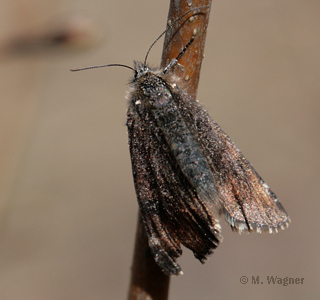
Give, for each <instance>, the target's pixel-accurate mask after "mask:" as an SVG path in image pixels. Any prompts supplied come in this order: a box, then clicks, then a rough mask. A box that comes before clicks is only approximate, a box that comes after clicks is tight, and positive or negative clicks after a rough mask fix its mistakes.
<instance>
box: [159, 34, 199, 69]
mask: <svg viewBox="0 0 320 300" xmlns="http://www.w3.org/2000/svg"><path fill="white" fill-rule="evenodd" d="M193 41H194V37H192V38H191V39H190V41H189V42H188V44H187V45H185V46H184V48H183V49H182V50H181V51H180V53H179V55H178V56H177V57H176V58H174V59H172V60H171V62H170V63H169V64H168V65H167V66H166V67H165V68H164V70H163V71H162V74H164V73H166V72H167V71H168V70H169V69H171V68H172V67H173V66H175V65H176V63H177V62H178V60H179V58H180V57H181V56H182V55H183V53H185V52H186V51H187V49H188V48H189V46H190V45H191V44H192V43H193Z"/></svg>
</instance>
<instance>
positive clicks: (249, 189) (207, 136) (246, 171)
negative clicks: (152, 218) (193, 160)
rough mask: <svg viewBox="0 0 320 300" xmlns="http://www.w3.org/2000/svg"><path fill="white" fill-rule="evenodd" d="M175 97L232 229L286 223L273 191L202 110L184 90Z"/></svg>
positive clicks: (256, 228) (274, 229) (263, 228)
mask: <svg viewBox="0 0 320 300" xmlns="http://www.w3.org/2000/svg"><path fill="white" fill-rule="evenodd" d="M180 93H181V91H180ZM175 98H176V101H177V104H178V107H179V110H180V113H181V115H182V116H183V118H184V120H185V122H186V123H187V124H188V127H189V128H190V130H191V131H192V132H193V134H194V136H196V137H197V141H198V144H199V145H201V146H200V147H201V149H202V152H203V153H204V155H205V156H206V157H207V160H208V164H209V165H210V168H211V171H212V174H213V176H214V179H215V184H216V189H217V191H218V195H219V202H220V203H221V204H222V211H221V213H224V214H225V217H226V220H227V221H228V222H229V223H230V225H231V227H232V229H234V230H236V231H239V232H240V233H241V232H242V231H257V232H269V233H273V232H277V231H278V230H280V229H284V228H286V227H288V225H289V222H290V219H289V217H288V215H287V213H286V211H285V210H284V208H283V207H282V205H281V203H280V201H279V200H278V199H277V197H276V195H275V194H274V193H273V192H272V191H271V190H270V188H269V187H268V185H267V184H266V183H265V182H264V181H263V180H262V178H261V177H260V176H259V174H258V173H257V172H256V171H255V170H254V168H253V167H252V166H251V164H250V163H249V162H248V161H247V160H246V158H245V157H244V156H243V155H242V153H241V152H240V150H239V149H238V148H237V147H236V146H235V144H234V143H233V142H232V141H231V139H230V138H229V137H228V136H227V135H226V133H225V132H224V131H223V130H222V129H221V128H220V126H219V125H218V124H217V123H216V122H214V121H213V120H212V119H211V118H210V116H209V115H208V113H207V112H206V110H205V109H204V108H203V107H202V106H201V105H199V104H198V103H197V102H196V101H195V100H193V99H192V98H191V97H190V96H188V95H186V94H183V97H180V96H179V93H177V94H176V95H175Z"/></svg>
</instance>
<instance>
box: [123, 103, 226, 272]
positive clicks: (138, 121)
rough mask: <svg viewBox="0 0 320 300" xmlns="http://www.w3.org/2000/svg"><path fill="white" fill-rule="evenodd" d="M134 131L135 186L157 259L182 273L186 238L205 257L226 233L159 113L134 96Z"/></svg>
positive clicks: (197, 254)
mask: <svg viewBox="0 0 320 300" xmlns="http://www.w3.org/2000/svg"><path fill="white" fill-rule="evenodd" d="M127 116H128V121H127V126H128V135H129V146H130V154H131V161H132V171H133V178H134V185H135V190H136V194H137V198H138V203H139V206H140V212H141V216H142V219H143V222H144V224H145V227H146V231H147V235H148V238H149V245H150V248H151V250H152V252H153V254H154V257H155V260H156V262H157V263H158V265H159V266H160V267H161V269H162V270H163V271H164V272H165V273H166V274H179V273H181V268H180V266H179V265H178V264H177V263H176V260H177V258H178V257H179V256H180V255H181V254H182V250H181V244H183V245H184V246H186V247H187V248H189V249H190V250H192V251H193V253H194V255H195V257H196V258H197V259H199V260H200V261H201V262H204V260H205V258H206V257H207V256H208V255H209V254H210V253H211V252H212V250H213V249H215V248H216V247H217V246H218V244H219V241H220V239H221V236H220V232H217V230H214V228H218V227H219V226H217V225H218V221H217V220H216V219H215V217H214V214H213V212H212V211H211V210H210V209H208V207H207V205H205V204H204V203H203V201H202V200H201V199H199V197H198V195H197V194H196V191H195V189H194V188H193V187H192V186H191V184H190V182H189V181H188V180H187V178H186V177H185V175H184V174H183V173H182V171H181V169H180V168H179V166H178V164H177V162H176V161H175V158H174V156H173V154H172V151H171V150H170V149H169V146H168V144H167V142H166V139H165V137H164V135H163V132H162V131H161V130H160V129H159V128H158V126H157V122H156V120H155V119H154V116H153V114H152V113H150V111H149V110H148V109H146V108H145V107H144V106H143V104H141V101H139V99H131V100H130V103H129V109H128V113H127Z"/></svg>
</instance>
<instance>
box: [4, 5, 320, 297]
mask: <svg viewBox="0 0 320 300" xmlns="http://www.w3.org/2000/svg"><path fill="white" fill-rule="evenodd" d="M168 7H169V2H168V1H150V0H149V1H147V0H137V1H127V2H125V3H124V2H123V1H111V0H109V1H101V0H100V1H99V0H91V1H75V0H69V1H62V0H60V1H36V0H33V1H22V0H16V1H2V2H1V9H0V24H1V26H0V95H1V97H0V124H1V125H0V139H1V140H0V193H1V194H0V197H1V198H0V299H1V300H20V299H23V300H28V299H30V300H31V299H32V300H42V299H45V300H64V299H68V300H69V299H77V300H84V299H125V298H126V297H127V290H128V284H129V276H130V266H131V260H132V255H133V244H134V235H135V227H136V218H137V211H138V206H137V203H136V197H135V192H134V188H133V180H132V176H131V166H130V158H129V151H128V146H127V133H126V127H125V122H126V105H127V104H126V100H124V94H125V90H126V88H127V86H126V83H127V82H128V78H129V77H130V76H131V75H132V74H131V73H130V71H129V70H126V69H122V68H107V69H98V70H92V71H84V72H79V73H71V72H70V71H69V69H70V68H74V67H84V66H91V65H97V64H105V63H123V64H128V65H132V61H133V59H141V60H142V59H143V58H144V56H145V53H146V51H147V49H148V47H149V46H150V44H151V43H152V42H153V41H154V39H155V38H156V37H157V36H158V35H159V34H160V33H161V32H162V31H163V30H164V28H165V24H166V18H167V13H168ZM319 13H320V3H319V1H318V0H310V1H298V0H292V1H278V0H269V1H253V0H242V1H238V0H234V1H222V0H219V1H214V2H213V5H212V10H211V19H210V24H209V28H208V33H207V43H206V51H205V53H206V56H205V59H204V61H203V66H202V73H201V80H200V86H199V91H198V98H199V99H200V102H201V103H203V104H204V105H205V107H206V108H207V109H208V111H209V112H210V114H211V116H212V117H213V118H214V119H215V120H216V121H218V123H219V124H220V125H221V127H222V128H223V129H224V130H225V131H226V132H227V133H228V134H229V135H230V136H231V138H232V139H233V140H234V141H235V143H236V144H237V146H238V147H239V148H240V149H242V151H243V153H244V154H245V156H246V157H247V158H248V159H249V160H250V162H251V163H252V164H253V165H254V166H255V168H256V169H257V170H258V171H259V173H260V175H261V176H262V177H263V178H264V179H265V180H266V181H267V182H268V184H269V185H270V186H271V187H272V189H273V190H274V191H275V193H276V194H277V196H278V197H279V199H281V201H282V203H283V205H284V207H285V208H286V210H287V211H288V213H289V214H290V216H291V219H292V223H291V225H290V227H289V229H288V230H285V231H283V232H280V233H279V234H277V235H259V234H255V233H252V234H250V235H247V234H243V235H241V236H239V235H238V234H236V233H233V232H231V230H230V228H229V227H228V225H227V224H226V223H225V222H223V224H222V226H223V235H224V241H223V243H222V244H221V246H220V247H219V248H218V249H217V250H216V252H215V254H214V255H212V256H211V257H210V259H209V260H208V261H207V262H206V264H205V265H201V264H200V263H199V262H198V261H197V260H196V259H194V257H193V255H192V254H191V253H190V251H189V250H187V249H185V250H184V254H183V257H182V258H181V259H180V260H179V262H180V263H181V265H182V268H183V271H184V275H183V276H180V277H174V278H172V282H171V287H170V299H202V300H205V299H208V300H209V299H234V298H237V299H246V300H249V299H257V298H259V299H319V296H320V285H319V275H320V256H319V246H320V243H319V241H320V235H319V224H318V220H319V217H318V216H319V211H320V201H319V195H320V183H319V180H320V176H319V169H320V159H319V155H320V147H319V146H320V143H319V135H320V116H319V112H320V55H319V53H320V47H319V46H320V38H319V37H320V35H319V33H320V18H319ZM161 51H162V42H159V43H158V44H157V45H156V46H155V48H154V49H153V50H152V53H151V55H150V57H149V62H150V63H151V64H153V65H157V64H158V63H159V61H160V55H161ZM242 276H246V277H247V278H248V280H249V281H248V283H247V284H244V283H243V282H242V283H241V280H245V277H242ZM253 276H254V278H257V276H259V279H260V284H254V282H252V277H253ZM267 276H274V277H275V276H277V277H278V278H285V277H291V278H304V281H303V284H301V281H300V284H291V285H288V286H284V285H281V284H280V283H276V284H268V282H267ZM262 282H263V284H262Z"/></svg>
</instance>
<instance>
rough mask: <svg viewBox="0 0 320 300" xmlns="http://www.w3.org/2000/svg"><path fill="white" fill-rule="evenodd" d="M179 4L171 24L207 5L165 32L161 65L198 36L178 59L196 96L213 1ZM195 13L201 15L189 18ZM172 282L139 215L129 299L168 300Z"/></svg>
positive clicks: (188, 87)
mask: <svg viewBox="0 0 320 300" xmlns="http://www.w3.org/2000/svg"><path fill="white" fill-rule="evenodd" d="M179 3H180V5H179V7H177V1H174V0H171V2H170V8H169V14H168V23H169V24H170V23H173V22H174V21H175V20H176V19H178V18H179V17H180V16H182V15H183V14H185V13H186V12H188V11H189V10H190V9H194V8H198V7H199V8H200V7H203V6H208V7H206V8H204V9H203V10H201V9H200V10H199V12H198V11H197V12H195V13H190V15H187V16H186V18H183V19H182V20H181V22H177V24H175V25H174V26H173V28H172V29H171V30H169V31H168V32H167V33H166V37H165V41H164V49H163V53H162V59H161V67H163V68H164V67H165V66H167V65H168V64H169V63H170V61H171V60H172V59H174V58H176V57H177V56H178V54H179V53H180V51H181V50H182V49H183V48H184V46H185V45H186V44H187V43H188V42H189V41H190V39H191V37H193V36H194V37H196V38H195V40H194V42H193V43H192V45H191V46H190V47H189V48H188V50H187V51H186V52H185V53H184V54H183V55H182V56H181V58H180V59H179V65H181V66H183V67H184V69H183V70H180V71H179V68H178V67H177V66H176V68H175V72H177V73H178V74H177V75H178V76H183V78H184V80H185V85H184V89H185V90H186V91H187V92H188V93H189V94H190V95H191V96H193V97H194V98H195V97H196V94H197V88H198V82H199V75H200V68H201V62H202V59H203V53H204V45H205V37H206V32H207V26H208V22H209V13H210V5H211V0H194V1H192V2H191V1H187V0H181V1H180V2H179ZM188 3H192V6H189V5H188ZM193 15H197V16H199V17H196V18H191V19H190V17H192V16H193ZM187 22H188V23H187ZM186 23H187V24H186ZM180 73H181V74H180ZM169 283H170V277H169V276H167V275H165V274H164V273H163V272H162V271H161V270H160V268H159V267H158V265H157V264H156V263H155V261H154V259H153V256H152V254H151V251H150V249H149V246H148V238H147V235H146V233H145V229H144V225H143V223H142V220H141V217H140V214H139V217H138V226H137V234H136V242H135V250H134V257H133V265H132V273H131V283H130V288H129V297H128V299H129V300H166V299H168V291H169Z"/></svg>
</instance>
